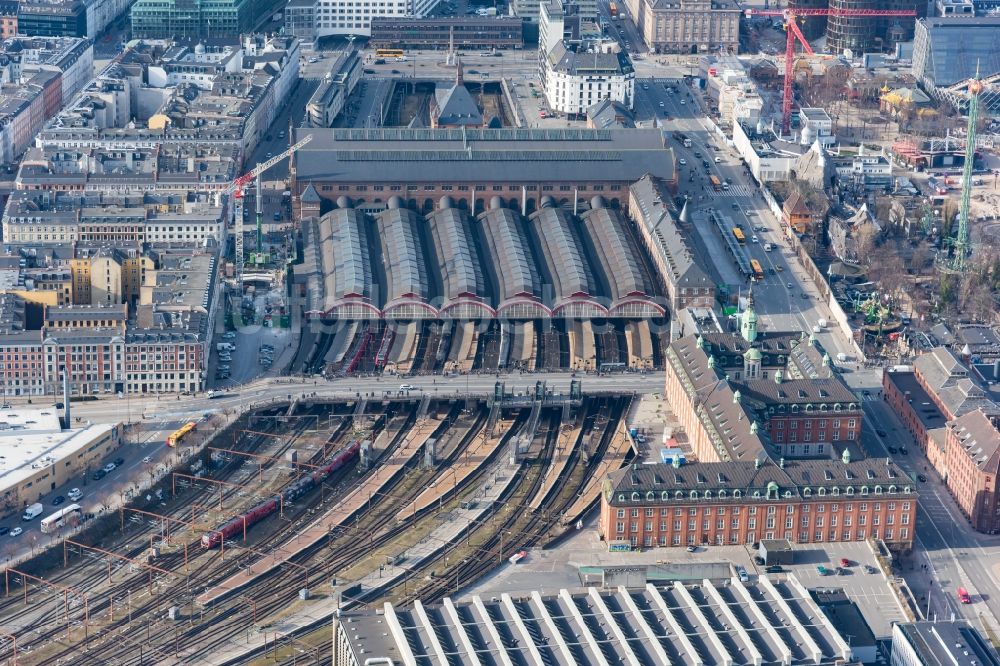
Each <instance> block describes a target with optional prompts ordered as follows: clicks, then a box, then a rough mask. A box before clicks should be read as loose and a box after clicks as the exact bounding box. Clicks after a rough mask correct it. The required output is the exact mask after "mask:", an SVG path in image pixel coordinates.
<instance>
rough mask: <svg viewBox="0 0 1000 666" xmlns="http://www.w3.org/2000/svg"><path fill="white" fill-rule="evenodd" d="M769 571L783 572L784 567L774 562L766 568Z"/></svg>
mask: <svg viewBox="0 0 1000 666" xmlns="http://www.w3.org/2000/svg"><path fill="white" fill-rule="evenodd" d="M764 571H766V572H767V573H781V572H782V571H784V569H782V568H781V565H780V564H772V565H771V566H769V567H768V568H766V569H764Z"/></svg>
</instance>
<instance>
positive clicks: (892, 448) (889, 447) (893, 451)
mask: <svg viewBox="0 0 1000 666" xmlns="http://www.w3.org/2000/svg"><path fill="white" fill-rule="evenodd" d="M885 448H886V449H888V450H889V453H891V454H893V455H895V454H897V453H899V449H897V448H896V447H895V446H887V447H885Z"/></svg>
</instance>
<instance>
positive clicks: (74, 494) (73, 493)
mask: <svg viewBox="0 0 1000 666" xmlns="http://www.w3.org/2000/svg"><path fill="white" fill-rule="evenodd" d="M66 497H68V498H69V500H70V501H71V502H76V501H78V500H79V499H80V498H81V497H83V493H82V492H80V489H79V488H73V489H72V490H70V491H69V492H68V493H66Z"/></svg>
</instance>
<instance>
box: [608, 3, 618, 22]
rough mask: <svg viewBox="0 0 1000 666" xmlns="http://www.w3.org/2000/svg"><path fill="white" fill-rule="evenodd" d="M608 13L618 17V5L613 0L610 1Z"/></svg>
mask: <svg viewBox="0 0 1000 666" xmlns="http://www.w3.org/2000/svg"><path fill="white" fill-rule="evenodd" d="M608 13H609V14H611V18H613V19H616V18H618V5H616V4H615V3H613V2H609V3H608Z"/></svg>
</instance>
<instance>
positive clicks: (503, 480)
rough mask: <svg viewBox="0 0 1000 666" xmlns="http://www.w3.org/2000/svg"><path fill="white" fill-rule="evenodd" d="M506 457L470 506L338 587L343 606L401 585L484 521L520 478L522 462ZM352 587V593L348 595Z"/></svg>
mask: <svg viewBox="0 0 1000 666" xmlns="http://www.w3.org/2000/svg"><path fill="white" fill-rule="evenodd" d="M507 462H508V461H507V460H506V458H501V459H500V460H498V461H497V462H495V463H494V464H493V465H492V466H491V467H490V469H489V473H488V474H487V475H486V477H485V480H484V481H483V482H482V484H481V485H480V487H479V488H477V489H476V492H475V497H476V500H475V501H474V502H470V503H469V505H468V506H467V508H458V509H455V510H453V511H451V512H450V513H449V515H448V516H447V519H446V520H445V521H444V522H443V523H442V524H441V525H439V526H438V527H437V528H435V529H434V530H433V531H432V532H431V533H430V534H428V535H427V536H425V537H424V538H423V539H421V540H420V541H419V542H418V543H416V544H415V545H413V546H412V547H410V548H408V549H407V550H405V551H403V552H402V553H400V554H399V555H398V556H397V557H396V558H395V562H394V563H393V564H380V565H375V568H374V569H372V570H371V571H370V572H369V573H367V574H365V575H364V576H362V577H361V578H360V579H359V580H355V581H349V582H345V583H344V584H343V585H340V586H338V592H339V593H338V594H335V595H334V597H338V598H342V605H347V604H348V603H349V602H350V601H352V600H353V599H367V598H369V597H370V596H373V595H376V594H378V593H379V592H381V591H385V590H388V589H390V588H392V587H394V586H395V585H398V584H399V582H400V581H401V580H403V578H404V577H405V576H406V575H408V574H409V573H410V572H411V571H413V570H414V569H417V568H419V567H420V566H421V565H422V564H423V563H424V562H426V561H427V560H429V559H432V558H434V557H436V556H437V555H438V553H440V551H441V550H442V549H443V548H446V547H448V545H449V544H452V543H454V542H455V541H457V540H458V539H459V538H460V537H461V536H462V535H463V534H465V532H466V531H467V530H468V529H469V528H470V526H472V525H475V524H476V523H478V522H481V521H482V520H484V519H485V518H486V517H487V516H488V515H489V513H490V511H491V510H492V509H493V506H494V504H496V502H498V501H499V499H500V498H501V497H503V496H504V493H505V492H506V491H507V488H508V487H509V486H510V484H511V483H513V482H514V481H515V480H516V479H517V478H518V472H519V471H520V469H521V465H520V463H519V464H517V465H515V466H514V467H511V466H510V465H508V464H507ZM348 590H350V594H349V596H345V594H346V592H347V591H348Z"/></svg>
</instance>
